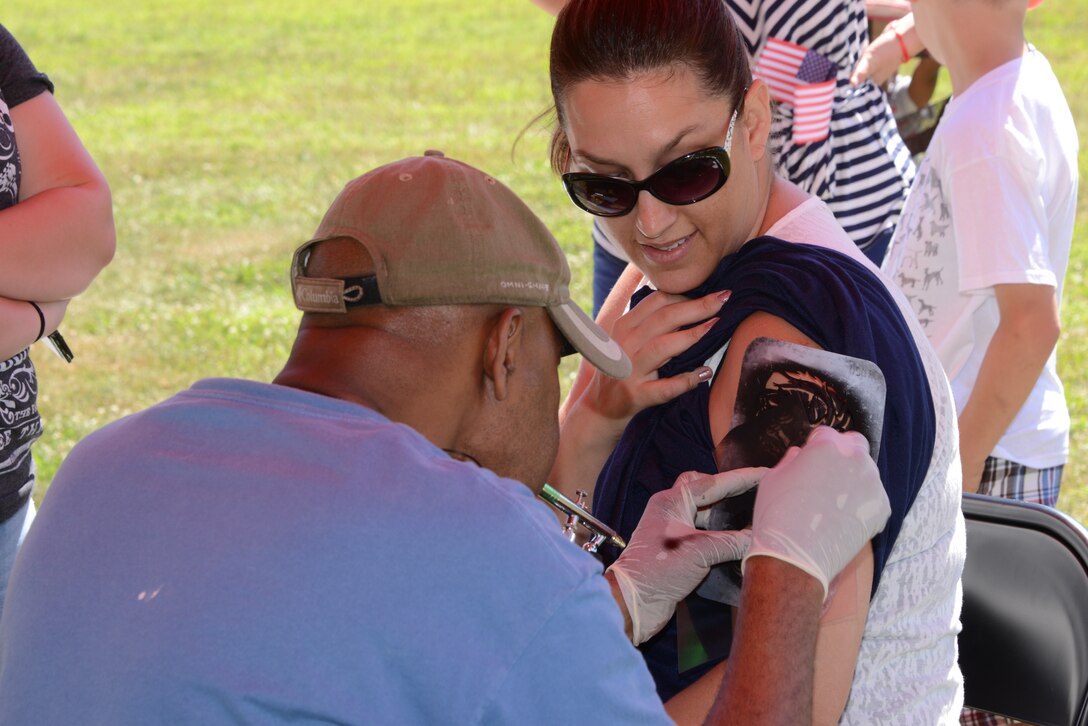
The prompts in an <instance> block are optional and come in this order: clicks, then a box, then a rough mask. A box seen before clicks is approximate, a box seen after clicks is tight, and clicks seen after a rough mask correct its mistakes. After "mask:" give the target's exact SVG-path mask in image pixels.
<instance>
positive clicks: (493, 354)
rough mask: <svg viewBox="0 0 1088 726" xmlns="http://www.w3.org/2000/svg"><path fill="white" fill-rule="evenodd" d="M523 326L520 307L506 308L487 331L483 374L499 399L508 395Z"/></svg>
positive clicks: (523, 318)
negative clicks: (489, 381) (489, 380)
mask: <svg viewBox="0 0 1088 726" xmlns="http://www.w3.org/2000/svg"><path fill="white" fill-rule="evenodd" d="M524 328H525V315H524V314H523V313H522V311H521V309H520V308H506V309H505V310H503V311H502V314H501V315H499V317H498V318H496V319H495V322H494V323H493V324H492V326H491V329H490V331H488V334H487V353H486V355H485V357H484V375H485V376H487V377H488V378H490V379H491V383H492V385H493V386H494V390H495V398H496V399H498V400H499V401H502V400H504V399H505V398H506V397H507V395H509V390H510V380H509V379H510V374H511V373H513V372H514V367H515V364H516V363H517V362H518V355H519V354H520V350H521V340H522V338H523V337H524V335H523V332H522V331H523V330H524Z"/></svg>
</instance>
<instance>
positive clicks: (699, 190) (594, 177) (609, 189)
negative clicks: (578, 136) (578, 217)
mask: <svg viewBox="0 0 1088 726" xmlns="http://www.w3.org/2000/svg"><path fill="white" fill-rule="evenodd" d="M738 109H739V107H738V108H735V109H733V117H732V118H731V119H729V130H728V131H726V133H725V146H711V147H710V148H707V149H700V150H699V151H693V152H691V153H690V154H685V155H684V156H681V157H680V158H679V159H673V160H672V161H670V162H669V163H668V164H665V166H663V167H661V168H660V169H658V170H657V171H655V172H654V173H653V174H651V175H650V176H648V177H646V178H645V179H643V180H642V181H628V180H627V179H619V178H617V177H614V176H604V175H603V174H582V173H578V172H567V173H566V174H563V186H564V187H566V189H567V194H569V195H570V198H571V201H573V202H574V203H575V205H577V206H578V207H579V208H581V209H584V210H585V211H587V212H589V213H590V214H594V215H596V216H598V217H622V216H623V215H625V214H627V213H629V212H630V211H631V210H632V209H634V208H635V204H637V203H638V193H639V192H641V191H643V190H645V191H647V192H649V193H650V194H652V195H654V197H655V198H657V199H660V200H661V201H663V202H665V203H666V204H674V205H678V206H679V205H684V204H695V202H701V201H702V200H704V199H706V198H707V197H709V196H710V195H711V194H713V193H714V192H716V191H718V190H719V189H721V188H722V187H723V186H724V185H725V182H726V181H728V180H729V148H730V146H731V145H732V143H733V126H734V125H735V124H736V122H737V110H738Z"/></svg>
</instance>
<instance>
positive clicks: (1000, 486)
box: [960, 456, 1065, 726]
mask: <svg viewBox="0 0 1088 726" xmlns="http://www.w3.org/2000/svg"><path fill="white" fill-rule="evenodd" d="M1064 468H1065V467H1064V466H1054V467H1051V468H1049V469H1032V468H1030V467H1027V466H1022V465H1020V464H1017V463H1016V462H1015V461H1008V460H1006V459H995V458H994V457H992V456H991V457H989V458H988V459H986V466H985V468H984V469H983V470H982V481H981V483H980V484H979V487H978V493H979V494H988V495H989V496H991V497H1004V498H1005V499H1019V500H1020V501H1023V502H1034V503H1035V504H1045V505H1046V506H1048V507H1053V506H1055V505H1056V504H1057V503H1058V489H1060V488H1061V483H1062V470H1063V469H1064ZM1014 723H1019V722H1018V721H1013V720H1012V719H1007V718H1005V717H1003V716H994V715H993V714H989V713H986V712H985V711H976V710H974V709H972V708H965V709H963V711H962V712H961V713H960V726H997V725H998V724H1014Z"/></svg>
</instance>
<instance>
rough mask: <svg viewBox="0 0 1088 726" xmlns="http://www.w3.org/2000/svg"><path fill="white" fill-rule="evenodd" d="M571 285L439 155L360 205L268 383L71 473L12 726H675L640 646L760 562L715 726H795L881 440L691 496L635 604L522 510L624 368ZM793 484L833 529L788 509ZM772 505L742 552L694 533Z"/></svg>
mask: <svg viewBox="0 0 1088 726" xmlns="http://www.w3.org/2000/svg"><path fill="white" fill-rule="evenodd" d="M569 278H570V271H569V269H568V267H567V263H566V260H565V258H564V257H563V254H562V252H561V250H560V248H559V246H558V244H557V243H556V242H555V240H554V238H553V237H552V236H551V234H550V233H549V232H548V231H547V229H546V228H545V227H544V226H543V224H542V223H541V222H540V221H539V220H538V219H537V218H536V217H535V216H534V215H533V214H532V212H530V211H529V209H528V208H527V207H526V206H525V205H524V204H523V203H522V202H521V201H520V200H519V199H518V198H517V197H516V196H515V195H514V194H513V192H511V191H510V190H509V189H507V188H506V187H505V186H503V185H502V184H500V183H499V182H498V181H496V180H495V179H493V178H492V177H490V176H488V175H487V174H484V173H482V172H480V171H478V170H476V169H473V168H472V167H469V166H467V165H465V164H462V163H460V162H457V161H454V160H451V159H447V158H445V157H444V156H443V155H442V154H440V153H438V152H428V153H427V154H425V155H424V156H422V157H415V158H410V159H405V160H402V161H399V162H395V163H392V164H388V165H386V166H383V167H380V168H378V169H375V170H374V171H371V172H370V173H368V174H365V175H364V176H362V177H359V178H358V179H355V180H354V181H352V182H351V183H349V184H348V185H347V186H346V187H345V188H344V190H343V191H342V192H341V194H340V195H339V196H338V197H337V199H336V200H335V201H334V202H333V205H332V207H331V208H330V209H329V210H328V212H327V213H326V215H325V218H324V219H323V221H322V222H321V224H320V225H319V227H318V229H317V232H316V233H315V235H314V238H313V239H312V240H310V241H309V242H307V243H306V244H304V245H303V246H302V247H300V248H299V249H298V250H297V252H296V253H295V255H294V259H293V262H292V265H291V283H292V290H293V293H294V298H295V302H296V305H297V306H298V307H299V308H300V309H302V310H303V311H304V315H303V317H302V322H301V325H300V328H299V332H298V336H297V338H296V340H295V344H294V347H293V349H292V351H291V354H290V357H289V359H288V361H287V363H286V365H285V367H284V369H283V371H282V372H281V373H280V374H279V375H278V376H277V377H276V378H275V380H274V381H273V382H272V383H260V382H256V381H246V380H238V379H228V378H222V379H208V380H203V381H200V382H198V383H196V384H195V385H194V386H193V387H192V388H190V389H189V390H186V391H183V392H181V393H179V394H177V395H175V396H174V397H172V398H170V399H168V400H166V401H164V402H162V403H160V404H157V405H155V406H152V407H151V408H149V409H147V410H145V411H142V412H140V413H136V414H133V415H131V416H128V417H126V418H124V419H121V420H119V421H116V422H114V423H112V424H110V425H108V426H106V427H105V428H103V429H101V430H99V431H97V432H95V433H93V434H91V435H90V436H88V437H87V438H86V439H85V440H83V441H82V442H80V443H79V444H78V445H77V446H76V447H75V448H74V449H73V451H72V453H71V454H70V456H69V457H68V459H67V460H66V461H65V463H64V464H63V466H62V467H61V469H60V471H59V472H58V474H57V476H56V478H55V479H54V481H53V484H52V486H51V488H50V490H49V492H48V493H47V496H46V497H45V500H44V502H43V506H42V509H41V512H40V514H39V515H38V520H37V521H36V523H35V526H34V528H33V529H32V531H31V532H30V534H29V537H28V539H27V541H26V544H25V546H24V549H23V551H22V553H21V554H20V559H19V561H18V562H17V564H16V567H15V571H14V574H13V577H12V580H11V586H10V589H9V595H8V599H7V602H6V607H5V609H4V613H3V619H2V620H0V723H5V724H6V723H13V724H14V723H33V724H69V723H81V724H88V723H90V724H94V723H103V724H128V723H141V724H143V723H200V724H214V723H286V722H292V723H344V724H349V723H350V724H355V723H368V724H370V723H379V724H386V723H388V724H416V723H418V724H432V723H451V724H467V723H517V724H525V723H530V724H531V723H541V724H554V723H563V722H573V721H579V720H585V719H589V720H593V721H597V722H600V723H609V724H619V723H668V719H667V716H666V714H665V711H664V709H663V707H662V704H661V703H660V701H659V700H658V699H657V697H656V695H655V693H654V688H653V682H652V680H651V679H650V677H649V674H648V672H647V671H646V670H645V666H644V665H643V662H642V659H641V658H640V657H639V655H638V653H637V651H636V650H635V649H634V648H633V647H632V646H631V644H630V643H629V642H628V640H627V638H626V637H625V632H624V627H625V625H626V627H627V629H628V630H631V629H637V630H638V631H639V632H642V633H645V632H646V631H647V629H650V630H652V628H653V625H652V623H653V622H656V621H657V620H658V619H660V617H661V614H662V613H666V614H665V619H667V618H668V614H667V613H671V609H672V608H673V607H674V606H675V603H676V602H677V601H678V600H679V599H680V598H681V597H683V596H684V595H685V594H687V593H688V592H690V591H691V590H692V589H694V587H695V586H696V585H697V584H698V582H699V581H700V579H701V578H702V577H703V576H704V575H705V574H706V572H707V568H708V567H709V566H710V565H711V564H714V563H717V562H721V561H724V560H728V559H739V558H740V557H742V556H745V553H746V551H747V555H746V560H745V563H746V572H747V577H746V578H745V588H746V590H745V592H746V595H747V596H749V597H754V598H757V599H758V600H759V607H753V608H751V609H750V612H751V613H752V615H749V614H747V613H745V611H743V610H742V614H741V617H740V622H741V624H740V630H739V635H738V637H737V642H736V644H735V646H734V653H735V659H734V660H735V663H734V664H731V668H732V669H733V672H732V673H731V674H730V677H729V678H728V679H727V685H726V686H725V687H724V688H723V691H722V693H721V694H720V695H719V698H718V704H717V705H718V706H719V707H728V708H732V709H733V710H732V711H731V714H732V716H733V718H734V719H735V720H736V722H738V723H739V722H744V718H745V711H744V709H745V704H746V703H749V702H750V700H749V694H750V693H751V692H752V689H764V690H770V689H775V690H779V691H781V693H782V695H781V697H780V698H779V699H777V701H778V703H776V707H779V708H787V707H788V708H790V709H791V711H790V712H789V713H790V716H791V717H792V716H798V717H799V718H802V719H804V718H805V715H806V713H807V712H806V711H805V709H806V708H811V702H812V699H811V688H812V684H811V678H812V672H811V671H812V666H811V654H812V651H813V650H814V648H815V632H816V621H817V618H818V617H819V612H820V608H821V605H822V602H823V598H824V593H825V591H826V587H827V585H828V581H829V580H830V579H831V578H832V577H833V576H834V575H835V574H836V573H837V572H838V571H839V570H840V569H841V568H842V567H843V565H844V564H845V563H846V562H848V561H849V560H850V559H851V558H852V557H853V556H854V554H855V553H856V552H857V551H858V550H859V549H860V547H861V545H862V544H863V543H864V542H865V541H867V540H868V539H869V538H870V537H872V536H873V534H875V533H876V532H877V531H878V530H879V529H880V528H881V527H882V526H883V523H884V521H885V520H886V518H887V516H888V514H887V513H888V504H887V500H886V498H885V497H884V493H883V488H882V487H881V486H880V483H879V478H878V475H877V472H876V468H875V465H873V464H872V461H871V460H870V459H869V457H868V453H867V452H868V447H867V444H865V443H864V440H863V439H860V436H858V435H856V434H853V435H850V434H837V433H834V432H830V431H829V430H824V431H822V432H821V433H820V434H819V435H818V436H814V438H813V440H812V441H811V442H810V443H809V444H808V445H807V446H806V447H805V448H804V449H802V450H800V451H799V452H797V454H796V455H795V456H794V457H793V458H792V459H789V461H787V462H786V463H785V464H784V465H782V466H781V467H776V468H775V469H773V470H770V471H768V472H764V470H740V471H736V472H729V473H725V474H718V475H714V476H706V475H685V476H686V479H685V481H684V482H681V483H680V484H679V485H678V486H676V487H674V488H673V489H671V490H669V491H667V492H663V493H662V495H664V496H662V495H659V496H658V497H655V498H654V500H652V501H651V505H650V508H649V509H648V510H647V515H646V516H645V517H644V519H643V521H642V524H640V527H639V529H638V530H637V531H636V533H635V536H634V537H633V538H632V541H631V543H630V544H629V545H628V548H627V553H626V554H625V555H624V556H623V557H621V558H620V560H619V561H618V562H617V563H616V564H615V565H613V566H612V570H613V572H612V576H613V577H612V579H611V582H615V581H616V580H617V579H622V580H623V581H624V583H625V588H624V591H623V593H622V595H621V594H620V590H619V588H618V587H616V586H613V587H610V585H609V581H607V580H606V579H605V578H604V577H601V566H600V564H599V563H598V562H597V561H596V560H595V559H593V558H592V557H591V556H590V555H588V554H586V553H585V552H583V551H581V550H580V549H579V548H577V547H576V546H574V545H573V544H571V543H570V542H568V541H567V540H566V539H565V538H564V537H563V536H562V535H561V532H560V528H559V526H558V523H557V521H556V519H555V517H554V516H553V514H552V513H551V512H550V510H549V509H548V508H547V506H546V505H545V504H543V503H542V502H541V501H539V500H538V499H536V498H535V497H534V492H535V491H537V490H539V489H540V487H541V486H542V485H543V483H544V478H545V476H546V475H547V474H548V471H549V469H550V468H551V465H552V461H553V459H554V456H555V453H556V447H557V441H558V435H559V429H558V421H557V411H558V405H559V381H558V376H557V372H556V366H557V365H558V362H559V359H560V356H561V355H562V354H563V353H565V352H568V351H571V352H573V351H577V352H579V353H581V354H582V355H583V356H585V357H586V358H587V359H588V360H589V361H590V362H591V363H593V365H595V366H597V367H598V368H600V369H601V370H602V371H604V372H605V373H607V374H609V375H613V376H623V375H626V374H627V372H628V371H629V370H630V363H629V361H628V360H627V357H626V355H625V354H624V352H623V351H622V350H621V349H620V348H619V346H617V345H616V343H615V342H614V341H612V340H611V339H610V338H609V337H608V335H607V334H605V333H604V331H602V330H601V329H600V328H598V327H597V326H596V325H595V324H594V323H593V322H592V321H591V320H590V319H589V318H588V317H587V316H586V315H585V314H584V313H583V312H582V311H581V310H580V309H579V308H578V306H576V305H575V304H574V303H573V302H572V301H571V299H570V292H569V289H568V282H569ZM799 471H803V472H804V476H800V475H799V473H798V472H799ZM821 477H822V479H821ZM802 478H803V479H806V480H807V481H808V482H811V481H813V480H814V478H815V479H821V481H822V480H824V479H826V481H825V482H823V484H822V485H821V486H822V487H826V489H825V488H821V489H819V492H820V496H818V497H816V498H815V499H816V500H818V501H814V500H813V498H812V497H809V498H807V500H805V501H802V500H804V499H805V498H800V497H793V496H790V497H779V496H776V494H778V493H781V492H782V491H783V490H785V489H786V488H788V487H789V486H790V485H791V482H794V481H798V480H800V479H802ZM760 479H762V485H761V487H760V490H759V497H758V498H757V505H756V516H755V524H754V526H753V531H752V533H751V536H750V539H751V545H750V546H749V535H748V533H738V532H701V531H697V530H696V529H695V528H694V526H693V522H694V518H695V515H696V509H697V508H698V507H699V506H701V505H706V504H708V503H710V502H711V501H713V500H715V499H718V498H721V497H722V496H725V495H729V494H733V493H736V492H739V491H742V490H744V489H747V488H749V487H751V486H753V485H754V484H755V483H756V481H757V480H760ZM772 570H773V571H774V574H775V575H776V576H777V577H779V578H781V574H780V573H781V572H782V571H783V570H785V571H788V572H789V573H791V576H790V577H787V578H786V580H785V581H786V582H787V584H788V585H789V586H790V588H791V589H792V592H790V593H781V592H779V593H770V592H768V591H767V590H766V588H765V587H764V588H763V589H761V587H762V586H763V585H764V584H765V583H767V582H770V580H769V579H768V577H767V573H770V572H771V571H772ZM773 596H777V599H776V597H773ZM764 601H768V602H764ZM617 605H618V607H617ZM662 622H663V621H662ZM765 652H780V653H784V654H785V655H784V656H776V658H777V659H778V660H779V661H780V663H776V664H773V665H770V664H767V663H766V657H765V655H764V653H765ZM794 659H796V661H794ZM783 662H784V663H783ZM794 662H796V665H797V667H795V668H792V669H791V670H790V671H789V674H788V675H789V679H788V680H787V681H785V682H783V681H782V680H780V678H779V677H778V676H777V675H776V676H774V677H773V678H772V676H771V674H775V673H776V671H777V670H779V669H780V668H781V667H782V666H783V665H785V666H787V667H788V666H790V665H792V664H794ZM806 689H807V690H806ZM806 704H807V705H806ZM750 715H751V718H752V719H753V720H755V719H761V718H762V717H763V716H766V715H767V714H766V713H765V712H760V713H751V714H750Z"/></svg>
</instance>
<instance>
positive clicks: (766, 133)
mask: <svg viewBox="0 0 1088 726" xmlns="http://www.w3.org/2000/svg"><path fill="white" fill-rule="evenodd" d="M737 120H738V121H739V122H740V126H741V128H742V129H744V132H745V133H746V134H747V135H748V148H749V149H750V153H751V155H752V158H753V159H762V158H763V155H764V154H766V153H767V142H768V139H770V137H771V91H770V89H769V88H768V87H767V84H766V83H764V82H763V81H762V80H761V79H759V78H756V79H755V80H753V81H752V85H751V86H750V87H749V88H748V95H747V97H746V98H745V99H744V107H743V108H742V109H741V117H740V118H739V119H737Z"/></svg>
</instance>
